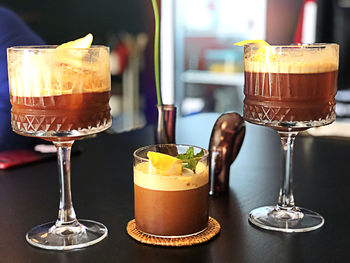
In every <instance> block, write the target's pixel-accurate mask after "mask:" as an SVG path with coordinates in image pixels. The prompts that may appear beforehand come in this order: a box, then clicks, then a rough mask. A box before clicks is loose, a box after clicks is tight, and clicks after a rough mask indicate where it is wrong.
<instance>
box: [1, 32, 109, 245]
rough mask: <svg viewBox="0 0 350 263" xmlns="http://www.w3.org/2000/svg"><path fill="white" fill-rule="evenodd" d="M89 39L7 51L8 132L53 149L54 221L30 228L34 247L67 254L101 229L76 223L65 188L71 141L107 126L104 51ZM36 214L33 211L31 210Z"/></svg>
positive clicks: (106, 55)
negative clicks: (35, 139)
mask: <svg viewBox="0 0 350 263" xmlns="http://www.w3.org/2000/svg"><path fill="white" fill-rule="evenodd" d="M91 42H92V35H91V34H88V35H87V36H86V37H84V38H81V39H78V40H75V41H71V42H68V43H65V44H62V45H60V46H58V47H57V46H22V47H11V48H8V50H7V58H8V72H9V87H10V99H11V104H12V109H11V124H12V129H13V131H14V132H16V133H18V134H21V135H25V136H33V137H39V138H42V139H45V140H48V141H52V142H53V144H54V145H55V146H56V148H57V156H58V167H59V175H60V177H59V179H60V181H59V182H60V202H59V212H58V218H57V221H56V222H49V223H46V224H42V225H39V226H36V227H34V228H32V229H31V230H30V231H29V232H28V233H27V235H26V239H27V241H28V242H29V243H30V244H31V245H33V246H36V247H40V248H44V249H52V250H71V249H77V248H82V247H86V246H90V245H93V244H95V243H97V242H99V241H101V240H102V239H104V238H105V237H106V236H107V233H108V231H107V228H106V227H105V226H104V225H103V224H101V223H99V222H95V221H92V220H77V217H76V214H75V211H74V208H73V203H72V198H71V185H70V178H71V174H70V152H71V147H72V144H73V142H74V140H76V139H79V138H82V137H84V136H86V135H92V134H95V133H97V132H101V131H104V130H106V129H107V128H109V127H110V126H111V124H112V121H111V116H110V107H109V96H110V88H111V83H110V67H109V49H108V47H105V46H91ZM35 212H38V211H35Z"/></svg>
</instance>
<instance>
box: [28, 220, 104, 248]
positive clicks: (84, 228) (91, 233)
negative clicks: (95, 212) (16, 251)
mask: <svg viewBox="0 0 350 263" xmlns="http://www.w3.org/2000/svg"><path fill="white" fill-rule="evenodd" d="M107 232H108V231H107V228H106V227H105V226H104V225H103V224H101V223H98V222H95V221H92V220H79V222H78V221H76V222H75V223H73V224H69V225H57V224H55V222H50V223H46V224H43V225H39V226H36V227H34V228H32V229H31V230H30V231H29V232H28V233H27V235H26V239H27V241H28V243H29V244H31V245H32V246H35V247H39V248H43V249H50V250H72V249H77V248H83V247H87V246H91V245H93V244H96V243H97V242H100V241H101V240H102V239H104V238H105V237H106V236H107Z"/></svg>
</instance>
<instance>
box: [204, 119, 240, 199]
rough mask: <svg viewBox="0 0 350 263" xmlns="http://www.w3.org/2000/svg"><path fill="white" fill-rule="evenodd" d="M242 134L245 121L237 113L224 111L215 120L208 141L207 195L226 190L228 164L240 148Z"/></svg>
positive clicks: (228, 174) (218, 193) (228, 173)
mask: <svg viewBox="0 0 350 263" xmlns="http://www.w3.org/2000/svg"><path fill="white" fill-rule="evenodd" d="M244 135H245V123H244V120H243V118H242V117H241V116H240V115H239V114H238V113H235V112H229V113H224V114H222V115H221V116H220V117H219V118H218V119H217V120H216V122H215V124H214V127H213V130H212V133H211V136H210V142H209V172H210V176H209V180H210V189H209V195H220V194H224V193H227V192H228V189H229V177H230V166H231V164H232V163H233V161H234V160H235V159H236V157H237V155H238V153H239V151H240V149H241V146H242V143H243V139H244Z"/></svg>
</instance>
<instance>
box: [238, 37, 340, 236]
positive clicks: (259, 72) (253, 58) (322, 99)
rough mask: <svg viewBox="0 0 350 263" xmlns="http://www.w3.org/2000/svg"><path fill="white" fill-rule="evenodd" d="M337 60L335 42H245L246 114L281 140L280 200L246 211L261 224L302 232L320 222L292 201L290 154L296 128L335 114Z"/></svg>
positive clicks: (320, 122) (327, 119) (326, 121)
mask: <svg viewBox="0 0 350 263" xmlns="http://www.w3.org/2000/svg"><path fill="white" fill-rule="evenodd" d="M338 60H339V46H338V45H337V44H310V45H286V46H262V47H261V46H260V48H259V47H257V46H255V45H253V44H248V45H245V46H244V67H245V84H244V94H245V99H244V119H245V120H247V121H248V122H251V123H253V124H258V125H263V126H267V127H270V128H273V129H274V130H276V131H277V132H278V133H279V135H280V137H281V141H282V152H283V171H284V176H283V178H282V186H281V189H280V193H279V197H278V204H277V205H276V206H265V207H260V208H256V209H254V210H253V211H251V213H250V214H249V221H250V222H251V223H253V224H255V225H257V226H259V227H261V228H264V229H268V230H275V231H283V232H306V231H311V230H315V229H317V228H319V227H321V226H322V225H323V224H324V219H323V217H322V216H321V215H319V214H318V213H315V212H313V211H310V210H307V209H304V208H300V207H297V206H296V205H295V202H294V196H293V192H292V155H293V144H294V139H295V137H296V135H297V134H298V132H299V131H303V130H306V129H308V128H311V127H318V126H323V125H327V124H330V123H332V122H333V121H334V120H335V118H336V115H335V100H334V96H335V94H336V92H337V74H338Z"/></svg>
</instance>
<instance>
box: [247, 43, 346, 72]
mask: <svg viewBox="0 0 350 263" xmlns="http://www.w3.org/2000/svg"><path fill="white" fill-rule="evenodd" d="M338 65H339V46H338V45H337V44H311V45H286V46H261V47H257V46H255V45H253V44H249V45H245V47H244V69H245V71H248V72H263V73H264V72H270V73H292V74H293V73H294V74H302V73H303V74H308V73H322V72H329V71H336V70H338Z"/></svg>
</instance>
